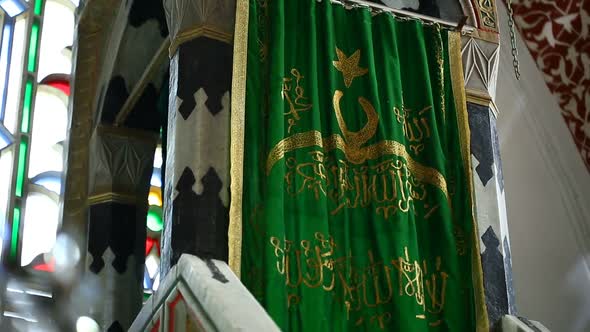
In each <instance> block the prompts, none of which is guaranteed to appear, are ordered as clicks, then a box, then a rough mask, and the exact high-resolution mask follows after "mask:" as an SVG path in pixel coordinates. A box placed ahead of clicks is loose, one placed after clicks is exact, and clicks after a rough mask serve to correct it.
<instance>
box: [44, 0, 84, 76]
mask: <svg viewBox="0 0 590 332" xmlns="http://www.w3.org/2000/svg"><path fill="white" fill-rule="evenodd" d="M74 10H75V8H74V7H73V6H71V5H69V4H68V3H67V2H65V1H56V0H49V1H47V2H46V4H45V10H44V13H43V32H42V33H41V48H40V49H39V68H38V72H37V79H38V80H42V79H45V78H46V77H47V76H49V75H51V74H55V73H59V74H70V73H71V71H72V55H71V52H70V51H69V50H68V49H67V48H68V47H70V46H72V44H73V42H74V27H75V25H74Z"/></svg>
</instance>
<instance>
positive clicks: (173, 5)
mask: <svg viewBox="0 0 590 332" xmlns="http://www.w3.org/2000/svg"><path fill="white" fill-rule="evenodd" d="M235 7H236V1H235V0H164V10H165V12H166V21H167V22H168V29H169V30H170V40H171V44H172V45H171V46H170V49H171V53H173V51H174V50H175V49H176V48H177V47H178V45H179V44H181V43H183V42H185V41H188V40H191V39H193V38H196V37H199V36H203V35H205V36H208V37H210V38H213V39H218V40H223V41H228V39H231V38H232V36H233V33H234V25H235V24H234V22H235Z"/></svg>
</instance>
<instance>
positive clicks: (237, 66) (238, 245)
mask: <svg viewBox="0 0 590 332" xmlns="http://www.w3.org/2000/svg"><path fill="white" fill-rule="evenodd" d="M249 10H250V5H249V1H248V0H237V4H236V28H235V33H234V36H235V43H234V59H233V61H234V65H233V73H232V94H231V110H232V111H231V120H230V122H231V124H230V129H231V133H230V181H231V182H230V183H231V185H230V191H231V202H230V208H229V229H228V246H229V266H230V268H231V269H232V270H233V271H234V273H235V274H236V275H237V276H238V278H239V277H240V272H241V270H240V269H241V264H242V193H243V192H242V185H243V180H242V179H243V176H244V123H245V114H246V66H247V63H248V18H249Z"/></svg>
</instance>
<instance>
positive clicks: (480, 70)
mask: <svg viewBox="0 0 590 332" xmlns="http://www.w3.org/2000/svg"><path fill="white" fill-rule="evenodd" d="M461 42H462V49H461V54H462V56H463V73H464V75H465V77H464V79H465V89H466V91H467V95H468V96H470V97H472V98H474V100H473V101H476V100H479V102H477V103H478V104H482V102H483V101H485V100H487V101H488V102H489V103H488V105H485V106H489V104H493V103H492V101H493V100H494V99H495V98H496V81H497V80H498V65H499V62H500V45H499V44H497V43H494V42H489V41H485V40H482V39H477V38H474V37H470V36H464V37H463V38H462V41H461Z"/></svg>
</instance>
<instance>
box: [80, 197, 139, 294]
mask: <svg viewBox="0 0 590 332" xmlns="http://www.w3.org/2000/svg"><path fill="white" fill-rule="evenodd" d="M140 212H141V211H138V208H137V206H135V205H128V204H121V203H115V202H108V203H102V204H97V205H92V206H90V208H89V213H88V218H89V223H88V225H89V229H88V253H89V254H90V255H91V257H92V262H91V263H90V266H89V270H90V271H92V272H93V273H96V274H100V272H101V271H102V269H103V268H104V266H105V264H106V262H105V261H104V259H103V254H104V252H105V251H106V249H107V248H110V250H111V251H112V252H113V254H114V255H115V259H114V260H113V262H112V266H113V268H114V269H115V270H116V271H117V272H118V273H121V274H123V273H125V272H126V271H127V269H128V268H132V269H135V274H136V277H137V280H138V282H141V280H142V277H143V262H144V259H145V237H146V229H145V214H146V213H147V211H145V212H144V213H140ZM141 215H143V218H141ZM130 256H134V258H135V262H136V266H133V267H130V266H127V261H128V259H129V257H130Z"/></svg>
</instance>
